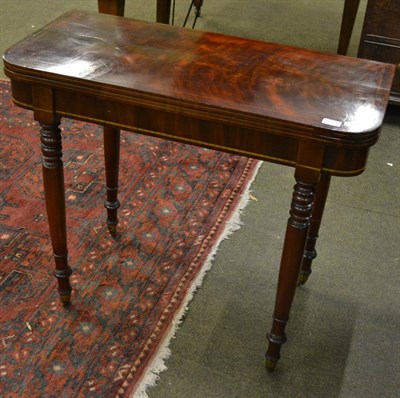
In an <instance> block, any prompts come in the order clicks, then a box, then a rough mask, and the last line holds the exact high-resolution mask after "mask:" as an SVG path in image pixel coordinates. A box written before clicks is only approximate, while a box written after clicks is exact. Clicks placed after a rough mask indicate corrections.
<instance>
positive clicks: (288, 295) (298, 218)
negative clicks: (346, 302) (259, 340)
mask: <svg viewBox="0 0 400 398" xmlns="http://www.w3.org/2000/svg"><path fill="white" fill-rule="evenodd" d="M303 170H304V169H303ZM297 173H298V170H296V185H295V186H294V192H293V197H292V203H291V208H290V217H289V220H288V223H287V227H286V235H285V242H284V245H283V252H282V258H281V265H280V270H279V277H278V287H277V292H276V300H275V310H274V315H273V323H272V328H271V330H270V332H269V333H268V334H267V338H268V341H269V344H268V349H267V352H266V367H267V370H269V371H272V370H274V369H275V366H276V363H277V362H278V360H279V358H280V349H281V346H282V344H283V343H285V341H286V334H285V327H286V323H287V321H288V319H289V313H290V308H291V306H292V302H293V298H294V294H295V291H296V286H297V280H298V277H299V272H300V268H301V263H302V258H303V253H304V247H305V243H306V239H307V235H308V230H309V227H310V218H311V212H312V207H313V202H314V196H315V195H314V188H315V184H316V183H317V181H315V182H314V181H313V180H310V181H309V179H305V178H300V176H298V175H297ZM306 173H307V171H306V172H305V173H304V174H305V176H306Z"/></svg>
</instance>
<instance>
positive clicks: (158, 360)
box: [130, 161, 263, 398]
mask: <svg viewBox="0 0 400 398" xmlns="http://www.w3.org/2000/svg"><path fill="white" fill-rule="evenodd" d="M262 164H263V162H262V161H258V164H257V165H256V166H255V167H254V170H253V175H252V176H251V177H250V179H249V181H248V182H247V187H246V188H245V189H244V191H243V193H242V195H241V198H240V201H239V203H238V205H237V209H236V210H235V211H234V212H233V213H232V215H231V216H230V218H229V220H227V221H226V226H225V228H224V231H223V232H222V234H221V236H220V237H219V238H218V240H217V241H216V243H215V244H214V247H213V248H212V250H211V252H210V253H209V255H208V256H207V259H206V261H205V262H204V264H203V266H202V268H201V270H200V271H199V272H198V274H197V276H196V278H195V279H194V281H193V283H192V286H191V287H190V288H189V290H188V292H187V294H186V296H185V298H184V299H183V300H182V305H181V308H180V309H179V310H178V311H177V313H176V315H175V318H174V320H173V321H172V323H171V326H170V329H169V331H168V332H167V333H166V335H165V337H164V340H163V342H162V343H161V344H160V346H159V348H158V350H157V352H156V353H155V354H154V357H153V359H152V362H151V364H150V365H149V367H148V369H147V371H146V373H145V374H144V376H143V378H142V380H141V382H140V384H139V385H138V387H137V388H136V390H135V391H134V392H133V393H132V394H131V395H130V398H148V395H147V392H146V390H147V389H148V388H149V387H154V386H155V385H156V384H157V381H158V380H159V379H160V375H159V374H160V373H161V372H163V371H164V370H166V369H167V366H166V365H165V361H166V360H167V359H168V358H169V357H170V356H171V350H170V348H169V345H170V342H171V339H173V338H174V337H175V335H176V332H177V331H178V329H179V325H180V324H181V323H182V319H183V317H184V315H185V314H186V312H187V311H188V309H189V307H188V304H189V302H190V301H191V300H192V299H193V297H194V294H195V292H196V291H197V289H198V288H199V287H200V286H201V285H202V283H203V279H204V276H205V274H206V273H207V271H209V270H210V269H211V267H212V262H213V260H214V258H215V256H216V254H217V252H218V249H219V245H220V244H221V242H222V241H223V240H225V239H228V238H229V237H230V236H231V235H232V233H233V232H235V231H237V230H238V229H240V228H241V227H242V225H243V221H242V220H241V216H242V214H243V210H244V209H245V207H246V206H247V205H248V204H249V202H250V200H251V190H250V187H251V185H252V183H253V181H254V180H255V178H256V176H257V173H258V171H259V169H260V167H261V165H262Z"/></svg>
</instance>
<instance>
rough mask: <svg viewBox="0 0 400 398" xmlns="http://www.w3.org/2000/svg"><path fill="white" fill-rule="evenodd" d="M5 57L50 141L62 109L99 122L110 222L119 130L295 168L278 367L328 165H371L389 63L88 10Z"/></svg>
mask: <svg viewBox="0 0 400 398" xmlns="http://www.w3.org/2000/svg"><path fill="white" fill-rule="evenodd" d="M4 64H5V72H6V74H7V76H9V77H10V79H11V85H12V97H13V100H14V102H15V103H16V104H17V105H19V106H22V107H25V108H28V109H32V110H33V112H34V117H35V119H36V120H37V121H39V122H40V123H41V125H42V126H43V129H42V137H43V139H45V140H46V139H47V136H50V137H52V139H55V138H57V140H58V139H59V135H58V119H59V118H60V117H62V116H65V117H71V118H76V119H81V120H86V121H89V122H93V123H98V124H100V125H103V126H105V158H106V164H107V173H106V174H107V187H108V197H107V202H106V208H107V209H108V225H109V227H110V232H111V233H115V231H116V224H117V209H118V206H119V202H118V199H117V187H118V153H119V150H118V148H119V130H118V129H119V128H123V129H126V130H130V131H136V132H140V133H143V134H148V135H154V136H158V137H162V138H168V139H172V140H176V141H180V142H185V143H188V144H194V145H200V146H204V147H210V148H214V149H219V150H223V151H227V152H231V153H235V154H244V155H248V156H252V157H255V158H259V159H263V160H268V161H271V162H276V163H281V164H285V165H290V166H293V167H295V179H296V185H295V187H294V193H293V199H292V204H291V210H290V218H289V221H288V224H287V229H286V235H285V242H284V248H283V253H282V258H281V265H280V273H279V280H278V288H277V296H276V302H275V312H274V314H275V315H274V321H273V325H272V328H271V331H270V333H269V334H268V339H269V348H268V351H267V354H266V355H267V363H266V364H267V368H268V369H269V370H273V369H274V368H275V365H276V363H277V361H278V359H279V357H280V349H281V345H282V344H283V343H284V342H285V340H286V335H285V326H286V322H287V320H288V319H289V313H290V308H291V305H292V302H293V298H294V294H295V289H296V285H297V281H298V278H299V275H300V272H301V268H302V264H303V266H304V268H303V272H302V274H301V275H303V279H304V276H307V275H309V273H310V272H311V268H310V267H311V260H312V258H310V253H311V254H312V253H314V252H315V241H316V238H317V234H318V229H319V226H320V223H321V219H322V213H323V209H324V205H325V201H326V197H327V193H328V188H329V180H330V176H331V175H342V176H351V175H357V174H359V173H361V172H362V171H363V170H364V168H365V165H366V161H367V158H368V151H369V148H370V147H371V146H372V145H373V144H374V143H375V142H376V141H377V139H378V136H379V131H380V126H381V124H382V120H383V117H384V113H385V109H386V105H387V102H388V98H389V92H390V86H391V82H392V79H393V74H394V66H393V65H386V64H382V63H377V62H373V61H368V60H361V59H353V58H347V57H342V56H337V55H332V54H323V53H318V52H315V51H310V50H304V49H298V48H293V47H288V46H280V45H277V44H271V43H264V42H260V41H255V40H247V39H242V38H238V37H232V36H224V35H220V34H215V33H207V32H198V31H192V30H186V29H180V28H176V27H171V26H166V25H161V24H153V23H147V22H140V21H135V20H129V19H126V18H120V17H114V16H109V15H100V14H90V13H85V12H80V11H73V12H71V13H68V14H66V15H64V16H62V17H60V18H59V19H57V20H56V21H54V22H53V23H51V24H49V25H47V26H46V27H45V28H43V29H41V30H40V31H39V32H37V33H35V34H33V35H32V36H30V37H28V38H27V39H25V40H23V41H22V42H20V43H19V44H17V45H15V46H14V47H12V48H11V49H10V50H8V51H7V52H6V54H5V56H4ZM46 142H47V141H46ZM60 145H61V142H60V143H58V141H57V143H55V144H54V145H53V147H52V149H51V151H50V152H48V151H47V147H45V151H44V152H43V155H44V178H45V190H46V202H47V209H48V218H49V224H50V233H51V237H52V242H53V249H54V253H55V254H57V253H61V254H60V256H63V257H62V259H60V258H59V257H57V256H58V254H57V256H56V267H57V270H56V276H57V277H58V278H59V288H60V293H61V294H64V298H65V297H68V298H69V290H70V286H69V281H68V275H67V274H69V272H70V270H69V267H68V264H67V258H66V234H65V228H66V227H65V205H64V201H63V200H62V198H63V193H64V192H63V189H64V187H63V175H62V167H61V164H62V163H61V153H60V148H61V146H60ZM53 165H56V166H57V167H55V168H54V170H55V171H54V172H53ZM50 166H51V167H50ZM46 181H47V182H46ZM314 206H315V213H313V208H314ZM310 226H311V229H310ZM303 259H304V260H303ZM67 283H68V285H67ZM65 293H67V294H65Z"/></svg>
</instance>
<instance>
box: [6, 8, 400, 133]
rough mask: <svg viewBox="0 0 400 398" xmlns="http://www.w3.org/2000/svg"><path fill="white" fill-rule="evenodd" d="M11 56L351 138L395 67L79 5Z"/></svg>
mask: <svg viewBox="0 0 400 398" xmlns="http://www.w3.org/2000/svg"><path fill="white" fill-rule="evenodd" d="M4 63H5V66H6V69H10V70H12V71H14V72H16V71H22V70H23V73H24V74H28V75H29V74H31V75H34V76H38V77H40V76H49V75H51V76H52V79H54V80H59V81H64V82H65V81H67V82H73V83H75V84H79V85H82V87H85V86H87V87H90V86H91V84H92V83H93V82H96V83H101V84H103V85H107V87H106V88H104V90H105V91H107V92H113V91H115V92H118V93H121V92H124V93H127V94H129V95H140V93H144V94H146V98H147V99H149V98H150V99H151V98H153V99H154V100H156V99H157V98H160V97H164V98H173V99H174V100H175V101H181V102H182V103H183V102H185V103H188V104H192V106H202V107H204V108H205V109H211V110H212V109H215V108H218V109H220V110H229V111H230V112H232V111H233V112H235V113H236V114H237V115H242V114H249V115H252V117H257V118H264V119H266V120H268V119H271V120H279V121H281V122H284V123H288V124H293V125H295V126H297V127H298V128H299V130H301V128H302V127H301V126H305V127H307V129H308V130H309V128H310V126H311V127H312V128H314V129H315V130H316V131H318V130H323V131H324V132H325V134H326V133H327V132H328V133H329V132H332V134H339V135H341V134H344V133H345V134H346V135H348V134H349V133H352V134H351V135H352V136H353V137H352V138H353V139H357V136H360V138H361V137H362V136H364V135H365V134H367V133H369V132H373V131H375V130H377V129H378V128H379V126H380V125H381V123H382V120H383V116H384V112H385V108H386V104H387V100H388V96H389V93H390V87H391V82H392V78H393V73H394V68H393V66H389V65H386V64H382V63H378V62H374V61H369V60H362V59H356V58H350V57H344V56H337V55H334V54H328V53H319V52H316V51H311V50H306V49H300V48H294V47H289V46H282V45H278V44H272V43H265V42H261V41H256V40H249V39H244V38H239V37H232V36H226V35H221V34H216V33H209V32H201V31H193V30H188V29H183V28H177V27H171V26H168V25H162V24H154V23H149V22H142V21H136V20H132V19H128V18H119V17H114V16H109V15H103V14H97V13H93V14H92V13H87V12H82V11H72V12H70V13H67V14H65V15H63V16H61V17H60V18H58V19H57V20H55V21H54V22H52V23H50V24H49V25H47V26H45V27H44V28H42V29H41V30H39V31H38V32H36V33H34V34H33V35H31V36H29V37H28V38H27V39H25V40H23V41H22V42H20V43H19V44H17V45H15V46H13V47H12V48H11V49H9V50H8V51H7V52H6V53H5V55H4ZM138 93H139V94H138Z"/></svg>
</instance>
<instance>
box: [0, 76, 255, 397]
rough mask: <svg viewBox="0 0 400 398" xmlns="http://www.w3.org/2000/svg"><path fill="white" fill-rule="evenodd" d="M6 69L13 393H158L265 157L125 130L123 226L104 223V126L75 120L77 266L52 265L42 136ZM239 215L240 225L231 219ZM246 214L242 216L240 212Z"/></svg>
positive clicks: (2, 255)
mask: <svg viewBox="0 0 400 398" xmlns="http://www.w3.org/2000/svg"><path fill="white" fill-rule="evenodd" d="M9 90H10V87H9V84H8V82H4V81H0V109H1V111H0V259H1V267H0V338H1V341H0V346H1V360H0V396H2V397H3V396H4V397H17V396H18V397H57V398H58V397H129V396H146V393H145V388H146V386H147V385H149V384H152V383H153V382H154V379H155V378H156V373H157V372H159V371H160V370H161V369H162V368H163V357H165V356H166V355H167V351H168V350H167V349H166V348H165V347H166V345H167V344H168V341H169V338H170V336H171V334H172V333H173V330H172V329H173V326H172V325H174V323H175V322H174V321H176V318H177V317H180V316H182V314H183V312H184V308H185V306H186V304H187V302H188V300H189V299H190V297H191V294H192V293H193V291H194V290H195V288H196V286H198V285H199V283H200V281H201V277H202V275H203V272H204V270H205V269H206V268H209V266H210V262H211V257H212V255H213V253H214V252H215V249H216V246H217V245H218V243H219V241H220V240H221V239H222V237H223V236H224V234H225V233H226V231H227V225H228V224H229V225H230V226H231V227H232V225H233V228H231V229H234V228H235V226H236V227H237V222H236V223H235V222H232V218H235V217H237V213H235V211H236V210H237V209H238V207H240V206H242V205H244V202H245V199H246V196H247V193H246V189H247V188H248V186H249V184H250V181H251V179H252V178H253V176H254V175H255V173H256V169H257V166H258V163H259V162H257V161H254V160H251V159H248V158H244V157H239V156H233V155H228V154H224V153H221V152H215V151H211V150H206V149H202V148H196V147H192V146H188V145H182V144H177V143H172V142H169V141H164V140H159V139H156V138H151V137H145V136H142V135H138V134H132V133H125V132H124V133H122V134H121V138H122V145H121V146H122V148H121V166H120V169H121V176H120V187H121V188H120V201H121V204H122V206H121V208H120V212H119V219H120V228H119V234H118V235H117V237H116V238H111V237H110V236H109V235H108V233H107V228H106V227H105V210H104V208H103V202H104V199H105V193H104V168H103V152H102V134H101V129H100V128H99V127H97V126H93V125H90V124H87V123H81V122H73V121H69V120H63V123H62V129H63V138H64V145H63V153H64V165H65V177H66V201H67V224H68V241H69V242H68V244H69V256H70V265H71V266H72V268H73V270H74V273H73V276H72V283H73V288H74V293H73V297H72V305H71V306H70V307H69V308H63V307H62V305H61V304H60V303H59V300H58V294H57V292H56V282H55V279H54V277H53V276H52V270H53V259H52V254H51V247H50V243H49V237H48V229H47V221H46V215H45V208H44V200H43V190H42V179H41V164H40V162H41V160H40V150H39V134H38V128H37V126H36V123H34V122H33V119H32V113H31V112H28V111H24V110H21V109H19V108H17V107H15V106H13V105H12V104H11V102H10V93H9ZM229 220H230V223H229ZM234 221H235V220H234Z"/></svg>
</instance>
